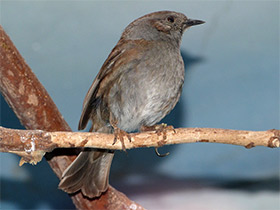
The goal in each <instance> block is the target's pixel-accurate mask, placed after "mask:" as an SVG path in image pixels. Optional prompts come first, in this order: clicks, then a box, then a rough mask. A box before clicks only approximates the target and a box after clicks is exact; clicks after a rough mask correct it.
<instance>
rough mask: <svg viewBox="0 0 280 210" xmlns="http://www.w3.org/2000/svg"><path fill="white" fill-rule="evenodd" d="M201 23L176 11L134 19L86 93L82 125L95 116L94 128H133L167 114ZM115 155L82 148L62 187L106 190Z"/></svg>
mask: <svg viewBox="0 0 280 210" xmlns="http://www.w3.org/2000/svg"><path fill="white" fill-rule="evenodd" d="M201 23H203V21H199V20H191V19H188V18H187V17H186V16H185V15H183V14H181V13H177V12H171V11H161V12H155V13H151V14H148V15H145V16H143V17H141V18H138V19H137V20H135V21H133V22H132V23H130V24H129V25H128V26H127V27H126V29H125V30H124V32H123V34H122V36H121V38H120V40H119V42H118V43H117V45H116V46H115V48H114V49H113V50H112V52H111V53H110V55H109V57H108V58H107V60H106V61H105V62H104V64H103V66H102V67H101V69H100V71H99V73H98V75H97V76H96V78H95V80H94V81H93V83H92V85H91V87H90V89H89V91H88V93H87V95H86V97H85V100H84V104H83V112H82V115H81V118H80V122H79V129H84V128H85V127H86V125H87V123H88V121H89V120H91V121H92V127H91V131H95V132H103V133H113V132H115V133H116V132H117V131H116V130H118V129H121V130H123V131H125V132H130V131H134V130H139V128H140V127H141V126H152V125H154V124H156V123H157V122H159V121H160V120H161V119H162V118H163V117H165V115H166V114H168V113H169V112H170V111H171V110H172V109H173V108H174V106H175V105H176V103H177V101H178V100H179V97H180V94H181V90H182V85H183V82H184V63H183V60H182V57H181V54H180V43H181V38H182V35H183V32H184V31H185V30H186V29H187V28H188V27H190V26H192V25H198V24H201ZM116 128H117V129H116ZM113 155H114V153H113V152H112V151H108V150H97V151H90V152H89V151H83V152H81V154H79V156H78V157H77V159H76V160H75V161H74V162H73V163H72V164H71V165H70V166H69V168H68V169H67V170H66V171H65V172H64V173H63V175H62V180H61V182H60V184H59V187H60V188H61V189H62V190H64V191H66V192H68V193H74V192H76V191H78V190H81V191H82V193H83V194H84V195H85V196H87V197H89V198H93V197H98V196H100V195H101V193H102V192H104V191H106V190H107V188H108V177H109V171H110V166H111V162H112V159H113Z"/></svg>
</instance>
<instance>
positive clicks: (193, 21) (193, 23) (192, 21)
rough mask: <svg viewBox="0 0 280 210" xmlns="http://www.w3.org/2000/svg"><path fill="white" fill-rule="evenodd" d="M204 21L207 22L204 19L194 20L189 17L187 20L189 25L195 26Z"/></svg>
mask: <svg viewBox="0 0 280 210" xmlns="http://www.w3.org/2000/svg"><path fill="white" fill-rule="evenodd" d="M203 23H205V22H204V21H202V20H192V19H188V20H187V21H186V22H185V24H186V26H187V27H190V26H194V25H199V24H203Z"/></svg>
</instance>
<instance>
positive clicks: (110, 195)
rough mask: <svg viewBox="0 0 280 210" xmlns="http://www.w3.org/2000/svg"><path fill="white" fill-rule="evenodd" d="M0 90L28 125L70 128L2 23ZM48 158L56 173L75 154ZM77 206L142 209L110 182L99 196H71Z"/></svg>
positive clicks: (37, 127)
mask: <svg viewBox="0 0 280 210" xmlns="http://www.w3.org/2000/svg"><path fill="white" fill-rule="evenodd" d="M0 63H1V65H0V91H1V93H2V95H3V96H4V98H5V100H6V101H7V102H8V104H9V106H10V107H11V108H12V109H13V111H14V112H15V114H16V115H17V117H18V118H19V120H20V122H21V123H22V125H23V126H24V127H25V128H26V129H42V130H45V131H71V129H70V127H69V126H68V124H67V123H66V122H65V120H64V119H63V117H62V115H61V114H60V112H59V111H58V109H57V107H56V106H55V104H54V102H53V101H52V99H51V97H50V96H49V94H48V93H47V91H46V90H45V88H44V87H43V86H42V84H41V83H40V82H39V80H38V79H37V78H36V76H35V75H34V73H33V72H32V71H31V69H30V67H29V66H28V65H27V64H26V62H25V61H24V59H23V58H22V56H21V55H20V53H19V52H18V50H17V49H16V47H15V46H14V44H13V43H12V41H11V40H10V38H9V37H8V35H7V34H6V33H5V31H4V29H3V28H2V26H0ZM52 156H53V157H52V158H51V159H50V160H48V163H49V164H50V166H51V167H52V169H53V171H54V172H55V174H56V175H57V176H58V177H59V178H61V175H62V173H63V171H64V170H65V169H66V168H67V166H68V165H69V164H70V163H71V162H72V161H73V160H74V158H75V156H55V155H52ZM71 198H72V200H73V202H74V204H75V206H76V208H77V209H116V210H117V209H131V207H133V208H134V209H143V208H142V207H141V206H140V205H138V204H136V203H135V202H133V201H130V200H129V199H128V198H127V197H126V196H125V195H124V194H122V193H120V192H118V191H117V190H115V189H114V188H112V187H111V186H110V187H109V189H108V191H107V192H106V193H105V194H104V195H103V196H101V197H100V198H99V199H95V200H88V199H86V198H85V197H83V196H82V194H81V193H77V194H75V195H74V196H71Z"/></svg>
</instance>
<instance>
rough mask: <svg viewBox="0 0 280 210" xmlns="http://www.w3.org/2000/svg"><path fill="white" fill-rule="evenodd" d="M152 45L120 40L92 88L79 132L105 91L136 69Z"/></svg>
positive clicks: (143, 42)
mask: <svg viewBox="0 0 280 210" xmlns="http://www.w3.org/2000/svg"><path fill="white" fill-rule="evenodd" d="M148 46H151V43H150V44H148V41H145V40H133V41H132V40H122V39H121V40H120V41H119V42H118V44H117V45H116V47H115V48H114V49H113V50H112V52H111V53H110V55H109V56H108V58H107V59H106V61H105V62H104V64H103V66H102V67H101V69H100V71H99V73H98V74H97V76H96V78H95V79H94V81H93V83H92V85H91V86H90V88H89V90H88V92H87V95H86V97H85V99H84V103H83V111H82V115H81V118H80V121H79V127H78V129H79V130H82V129H84V128H85V127H86V125H87V123H88V121H89V119H90V116H91V114H92V111H93V110H95V109H96V107H97V106H98V105H99V103H100V101H101V97H102V94H103V93H104V90H105V89H106V88H108V85H111V82H112V81H114V80H115V79H116V78H118V77H119V76H120V75H121V74H123V73H125V72H127V71H129V70H131V69H133V68H135V66H137V64H138V63H139V62H140V60H141V58H142V57H143V55H144V54H145V51H146V49H147V47H148Z"/></svg>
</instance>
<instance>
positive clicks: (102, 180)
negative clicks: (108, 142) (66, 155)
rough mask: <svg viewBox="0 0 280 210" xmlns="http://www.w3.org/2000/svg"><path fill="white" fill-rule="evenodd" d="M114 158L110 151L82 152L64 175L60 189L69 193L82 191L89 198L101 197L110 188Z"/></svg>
mask: <svg viewBox="0 0 280 210" xmlns="http://www.w3.org/2000/svg"><path fill="white" fill-rule="evenodd" d="M113 156H114V153H111V152H108V151H105V152H99V151H98V152H97V151H94V152H93V151H90V152H87V151H84V152H81V153H80V154H79V156H78V157H77V158H76V159H75V160H74V161H73V163H72V164H71V165H70V166H69V167H68V168H67V169H66V170H65V171H64V173H63V174H62V180H61V181H60V183H59V188H60V189H62V190H64V191H65V192H67V193H75V192H77V191H79V190H81V191H82V193H83V195H85V196H87V197H89V198H94V197H99V196H100V195H101V193H103V192H105V191H106V190H107V188H108V180H109V172H110V167H111V163H112V159H113Z"/></svg>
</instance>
